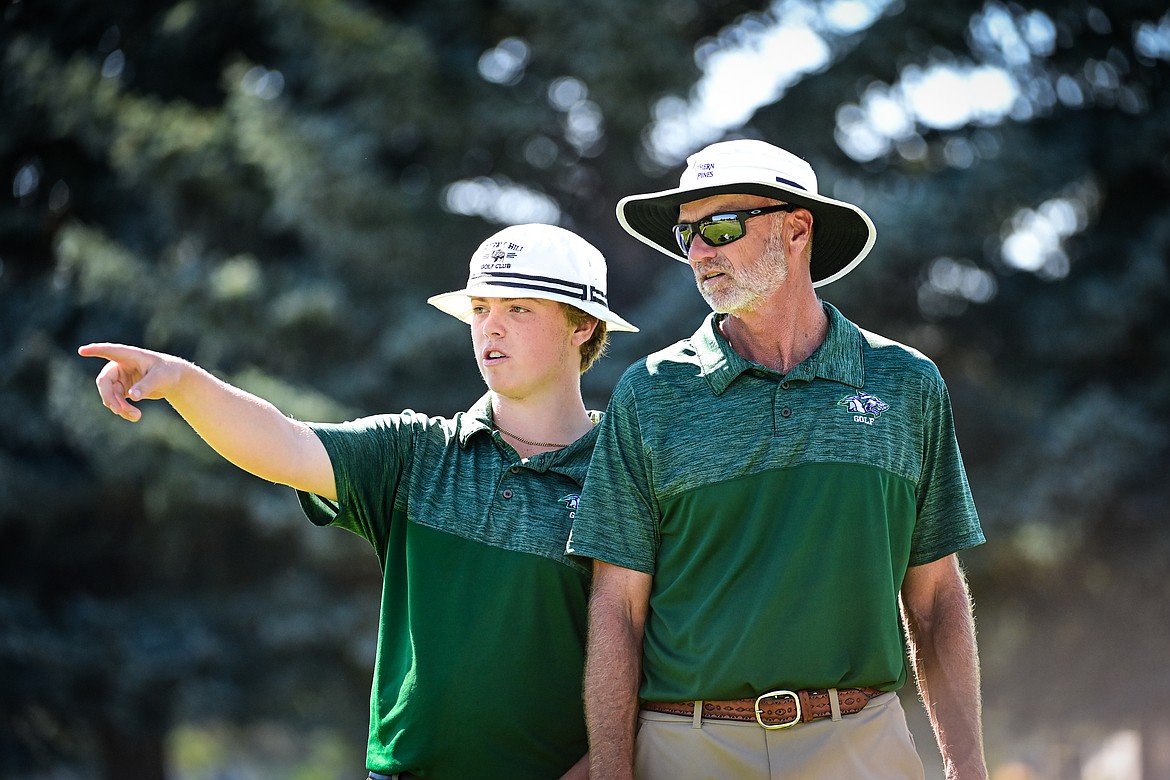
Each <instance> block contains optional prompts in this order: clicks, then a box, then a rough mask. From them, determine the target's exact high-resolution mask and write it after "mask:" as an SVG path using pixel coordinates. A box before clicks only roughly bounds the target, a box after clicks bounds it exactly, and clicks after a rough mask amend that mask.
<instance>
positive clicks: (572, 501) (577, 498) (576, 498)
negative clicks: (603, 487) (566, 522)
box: [557, 493, 581, 520]
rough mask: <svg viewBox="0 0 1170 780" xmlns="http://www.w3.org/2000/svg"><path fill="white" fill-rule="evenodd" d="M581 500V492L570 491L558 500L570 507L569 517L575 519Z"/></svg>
mask: <svg viewBox="0 0 1170 780" xmlns="http://www.w3.org/2000/svg"><path fill="white" fill-rule="evenodd" d="M580 502H581V494H580V493H570V494H569V495H567V496H565V497H564V498H562V499H561V500H560V501H558V502H557V503H558V504H564V505H565V506H566V507H568V509H569V519H570V520H575V519H576V517H577V505H578V504H579V503H580Z"/></svg>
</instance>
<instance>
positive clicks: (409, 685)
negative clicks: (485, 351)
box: [298, 395, 599, 780]
mask: <svg viewBox="0 0 1170 780" xmlns="http://www.w3.org/2000/svg"><path fill="white" fill-rule="evenodd" d="M489 398H490V396H488V395H485V396H484V397H483V398H482V399H480V401H479V402H478V403H476V404H475V406H473V407H472V408H471V409H470V410H468V411H467V412H462V413H460V414H457V415H455V416H454V417H453V418H451V419H446V418H439V417H426V416H423V415H421V414H417V413H415V412H412V411H409V410H407V411H405V412H403V413H402V414H392V415H381V416H376V417H369V418H365V419H361V420H356V421H354V422H349V423H344V424H337V425H333V424H329V425H314V426H313V428H314V430H315V431H316V433H317V435H318V436H319V437H320V439H321V441H322V442H323V443H324V445H325V448H326V450H328V452H329V457H330V458H331V460H332V462H333V470H334V474H335V477H336V481H337V493H338V496H339V501H338V503H337V504H334V503H332V502H330V501H327V500H325V499H323V498H321V497H320V496H315V495H309V494H305V493H300V494H298V495H299V497H300V500H301V505H302V507H303V508H304V510H305V512H306V514H307V515H308V516H309V518H310V519H311V520H312V521H313V522H314V523H316V524H318V525H327V524H330V525H336V526H340V527H342V528H345V529H347V530H349V531H352V532H354V533H356V534H358V535H359V536H361V537H363V538H364V539H366V540H368V541H369V542H370V543H371V544H372V545H373V547H374V550H375V551H376V553H377V556H378V562H379V564H380V565H381V568H382V572H383V586H382V607H381V618H380V621H379V626H378V646H377V659H376V661H375V667H374V680H373V691H372V693H371V697H370V739H369V745H368V751H367V759H366V761H367V767H368V768H369V769H372V770H374V771H377V772H381V773H384V774H393V773H395V772H399V771H418V772H420V773H425V776H426V777H428V778H468V777H480V778H496V777H499V778H504V777H507V778H533V780H535V779H537V778H540V779H541V780H543V779H544V778H549V777H559V776H560V775H561V774H562V773H563V772H564V771H566V770H567V769H568V768H569V767H570V766H572V765H573V764H574V763H575V762H576V761H577V760H578V759H580V758H581V756H583V755H584V754H585V752H586V750H587V742H586V735H585V723H584V717H583V714H582V702H581V675H582V669H583V664H584V642H585V627H586V601H587V597H588V589H589V576H588V571H587V567H586V566H584V565H583V564H582V563H581V562H579V561H575V560H572V559H569V558H567V557H566V556H565V543H566V540H567V538H568V534H569V528H570V526H571V523H572V520H573V516H574V513H575V512H576V509H577V501H578V498H579V495H580V492H581V483H582V482H583V480H584V478H585V471H586V469H587V467H588V464H589V456H590V454H591V452H592V450H593V445H594V443H595V441H596V438H597V435H596V431H597V428H596V427H595V428H594V429H593V430H592V431H591V432H590V433H589V434H587V435H585V436H584V437H582V438H581V439H579V440H578V441H577V442H575V443H573V444H572V445H571V446H569V447H567V448H565V449H562V450H556V451H553V452H548V453H541V454H539V455H536V456H534V457H531V458H528V459H521V458H520V457H519V456H518V455H517V454H516V451H515V450H514V449H512V447H511V446H510V445H508V444H507V443H506V442H504V441H503V440H501V439H500V437H499V434H498V433H496V432H494V431H493V430H492V427H491V407H490V401H489ZM593 415H594V420H595V422H596V420H597V418H598V417H599V415H598V414H597V413H593Z"/></svg>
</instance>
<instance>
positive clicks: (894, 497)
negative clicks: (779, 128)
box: [569, 140, 986, 780]
mask: <svg viewBox="0 0 1170 780" xmlns="http://www.w3.org/2000/svg"><path fill="white" fill-rule="evenodd" d="M618 218H619V220H620V222H621V223H622V225H623V227H625V228H626V230H627V231H629V232H630V233H631V234H633V235H634V236H635V237H636V238H638V239H639V240H641V241H643V242H645V243H647V244H649V245H650V246H652V247H654V248H655V249H658V250H660V251H662V252H663V253H665V254H668V255H670V256H672V257H674V258H675V259H677V260H681V261H684V262H687V263H689V264H690V266H691V269H692V270H693V272H694V275H695V282H696V284H697V285H698V288H699V291H700V293H702V295H703V297H704V298H705V299H706V300H707V302H708V304H710V306H711V308H712V309H713V310H714V313H713V314H712V315H710V316H709V317H708V318H707V319H706V320H705V321H704V322H703V324H702V325H701V326H700V328H699V329H698V330H697V331H696V332H695V334H694V335H693V336H691V337H690V338H688V339H685V340H683V341H680V342H678V343H676V344H674V345H673V346H671V347H668V348H666V349H664V350H662V351H661V352H658V353H655V354H653V355H650V356H649V357H647V358H645V359H644V360H642V361H639V362H638V363H636V364H634V365H633V366H631V367H630V369H629V370H627V372H626V373H625V375H624V376H623V377H622V379H621V381H620V382H619V384H618V387H617V388H616V389H615V391H614V395H613V398H612V400H611V402H610V407H609V411H608V413H607V414H606V417H605V420H604V422H603V423H602V429H601V432H600V434H599V437H598V442H597V446H596V450H595V452H594V457H593V461H592V463H591V465H590V470H589V475H588V477H587V478H586V482H585V487H584V489H583V491H582V500H581V510H580V511H579V512H578V515H577V517H576V519H575V521H574V524H573V530H572V534H571V536H570V541H569V552H570V553H571V554H573V555H578V556H582V557H585V558H591V559H593V560H594V584H593V596H592V600H591V617H590V639H589V648H588V662H587V668H586V681H585V696H586V720H587V722H588V727H589V734H590V746H591V757H592V771H593V776H596V777H604V778H606V780H612V779H613V778H622V777H630V776H631V774H636V775H637V776H638V777H639V778H651V779H655V780H656V779H657V778H679V777H686V778H705V777H710V778H729V777H735V778H780V777H784V778H790V777H801V778H834V779H836V778H851V780H855V779H856V778H899V779H900V778H915V777H918V778H920V777H922V775H923V768H922V762H921V760H920V759H919V757H918V755H917V753H916V752H915V749H914V745H913V742H912V739H911V736H910V733H909V730H908V728H907V725H906V721H905V715H904V713H903V710H902V708H901V705H900V703H899V700H898V697H897V695H896V693H895V691H897V690H898V689H900V688H901V687H902V686H903V685H904V684H905V682H906V680H907V676H908V673H907V665H906V657H907V651H908V653H909V657H910V659H911V661H912V665H913V668H914V670H915V672H916V677H917V682H918V686H919V688H920V690H921V692H922V694H923V698H924V700H925V702H926V706H927V711H928V713H929V715H930V718H931V721H932V723H933V725H934V728H935V732H936V734H937V736H938V743H939V746H940V748H941V750H942V755H943V758H944V761H945V763H946V767H947V773H948V777H952V778H983V777H985V776H986V767H985V762H984V758H983V747H982V736H981V725H980V703H979V672H978V662H977V653H976V645H975V635H974V625H973V618H972V611H971V605H970V599H969V596H968V590H967V585H966V582H965V579H964V576H963V574H962V571H961V569H960V567H959V564H958V561H957V559H956V553H957V552H958V551H960V550H963V549H965V548H968V547H971V546H973V545H976V544H979V543H981V542H983V540H984V539H983V534H982V531H981V529H980V526H979V521H978V517H977V515H976V512H975V506H974V503H973V501H972V498H971V494H970V490H969V488H968V485H967V478H966V475H965V470H964V468H963V464H962V459H961V457H960V454H959V448H958V444H957V441H956V438H955V434H954V429H953V423H952V418H951V407H950V400H949V396H948V392H947V389H946V386H945V384H944V383H943V380H942V378H941V376H940V375H939V372H938V370H937V369H936V367H935V365H934V364H933V363H932V362H930V361H929V360H928V359H927V358H926V357H924V356H923V355H921V354H920V353H918V352H916V351H914V350H912V349H910V348H908V347H905V346H902V345H900V344H897V343H895V342H893V341H890V340H889V339H885V338H882V337H881V336H878V335H875V334H873V333H868V332H866V331H863V330H861V329H859V328H858V327H857V326H856V325H854V324H853V323H851V322H849V321H848V320H847V319H846V318H845V317H844V316H842V315H841V313H840V312H839V311H838V310H837V309H836V308H834V307H833V306H831V305H829V304H828V303H825V302H823V301H821V300H820V299H819V298H818V296H817V293H816V288H817V287H818V286H820V285H823V284H827V283H829V282H831V281H834V280H836V279H839V278H841V277H842V276H844V275H845V274H847V273H848V272H849V271H851V270H852V269H853V268H854V267H855V266H856V265H857V264H858V263H860V262H861V260H862V259H863V258H864V257H865V255H866V254H867V253H868V252H869V250H870V248H871V247H872V246H873V243H874V239H875V230H874V227H873V223H872V222H871V220H870V219H869V217H868V216H866V214H865V213H864V212H863V211H862V210H861V209H859V208H857V207H856V206H854V205H851V204H848V203H844V202H841V201H838V200H834V199H832V198H828V197H825V196H823V195H820V194H818V192H817V181H816V176H815V174H814V172H813V170H812V168H811V167H810V166H809V165H808V164H807V163H806V162H804V161H803V160H801V159H800V158H798V157H796V156H795V155H793V154H790V153H789V152H787V151H784V150H783V149H779V148H777V147H775V146H772V145H770V144H766V143H763V142H760V141H750V140H743V141H730V142H724V143H718V144H714V145H712V146H710V147H708V148H706V149H703V150H702V151H700V152H698V153H696V154H695V155H693V156H692V157H691V158H690V159H689V160H688V167H687V169H686V171H685V172H684V173H683V175H682V179H681V182H680V185H679V187H677V188H675V189H672V190H667V191H664V192H658V193H652V194H648V195H635V196H631V197H628V198H625V199H623V200H622V201H621V203H620V204H619V205H618ZM635 735H636V736H635Z"/></svg>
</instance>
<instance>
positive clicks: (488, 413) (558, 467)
mask: <svg viewBox="0 0 1170 780" xmlns="http://www.w3.org/2000/svg"><path fill="white" fill-rule="evenodd" d="M587 413H588V414H589V419H591V420H593V429H592V430H590V431H589V432H588V433H586V434H585V435H584V436H582V437H581V438H579V439H577V441H575V442H573V443H572V444H570V445H569V446H568V447H565V448H563V449H559V450H551V451H549V452H541V453H537V454H536V455H533V456H532V457H530V458H527V460H526V462H527V464H528V466H529V468H533V469H535V470H536V471H557V472H560V473H563V474H567V475H568V476H570V477H572V478H573V479H574V480H576V481H577V482H578V483H580V482H583V481H584V480H585V468H586V466H588V464H589V459H588V457H585V458H579V457H578V453H579V452H581V451H582V450H584V451H585V452H592V450H593V445H594V444H595V443H596V440H597V424H598V423H599V422H601V417H602V413H601V412H599V411H595V410H592V409H589V410H587ZM492 419H493V418H492V394H491V393H490V392H487V393H484V394H483V396H482V397H481V398H480V399H479V400H478V401H476V402H475V403H474V404H472V405H471V408H470V409H468V410H467V412H466V413H465V414H464V415H463V422H462V424H461V425H460V426H459V446H461V447H463V448H464V449H466V448H467V446H468V442H469V441H470V439H471V437H472V436H474V435H475V434H477V433H479V432H481V431H482V432H484V433H485V434H486V435H487V436H489V437H490V436H491V435H492V431H493V430H494V429H495V424H494V423H493V421H492Z"/></svg>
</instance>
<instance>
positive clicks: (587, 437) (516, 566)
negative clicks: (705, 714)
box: [79, 225, 637, 780]
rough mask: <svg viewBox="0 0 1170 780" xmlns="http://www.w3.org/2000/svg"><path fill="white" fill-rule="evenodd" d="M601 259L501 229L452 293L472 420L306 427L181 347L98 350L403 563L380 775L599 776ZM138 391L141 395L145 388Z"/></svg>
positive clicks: (382, 645) (387, 604)
mask: <svg viewBox="0 0 1170 780" xmlns="http://www.w3.org/2000/svg"><path fill="white" fill-rule="evenodd" d="M605 291H606V266H605V259H604V257H602V255H601V253H600V252H598V251H597V250H596V249H595V248H593V247H592V246H591V245H589V244H588V243H587V242H586V241H584V240H583V239H581V238H580V237H578V236H576V235H574V234H573V233H570V232H569V231H566V230H563V229H561V228H557V227H554V226H550V225H519V226H513V227H509V228H505V229H504V230H501V231H500V232H498V233H497V234H495V235H494V236H492V237H491V238H489V239H488V240H487V241H485V242H484V243H483V244H481V245H480V247H479V249H478V250H477V251H476V252H475V254H474V255H473V256H472V258H471V264H470V276H469V279H468V283H467V286H466V287H465V288H463V289H460V290H456V291H454V292H449V293H444V294H442V295H436V296H434V297H432V298H431V299H430V300H429V302H430V303H431V304H433V305H434V306H436V307H437V308H439V309H440V310H442V311H444V312H446V313H448V314H451V315H453V316H455V317H458V318H459V319H461V320H463V321H464V322H467V323H469V324H470V325H471V341H472V345H473V347H474V350H475V359H476V364H477V365H478V366H479V370H480V373H481V374H482V376H483V378H484V381H485V382H486V383H487V386H488V392H487V394H486V395H484V396H483V397H482V398H481V399H480V400H479V401H478V402H477V403H475V404H474V405H473V406H472V407H471V408H470V409H469V410H468V411H466V412H462V413H459V414H456V415H455V416H454V417H453V418H450V419H446V418H440V417H426V416H424V415H421V414H417V413H414V412H411V411H406V412H403V413H401V414H388V415H380V416H376V417H369V418H365V419H361V420H356V421H353V422H349V423H344V424H312V423H303V422H299V421H296V420H292V419H290V418H288V417H285V416H284V415H283V414H282V413H281V412H280V411H279V410H277V409H276V408H275V407H273V406H272V405H271V404H269V403H267V402H265V401H263V400H262V399H259V398H256V397H254V396H251V395H249V394H247V393H245V392H243V391H242V390H239V389H237V388H234V387H232V386H230V385H227V384H225V383H224V382H221V381H219V380H217V379H216V378H214V377H213V376H212V375H211V374H209V373H207V372H206V371H204V370H203V369H201V368H198V367H196V366H195V365H192V364H191V363H188V362H186V361H183V360H181V359H179V358H176V357H172V356H170V355H163V354H159V353H157V352H150V351H147V350H143V349H138V348H136V347H128V346H121V345H113V344H90V345H87V346H85V347H82V348H81V349H80V350H79V352H80V354H81V355H84V356H90V357H98V358H105V359H106V360H108V361H109V362H108V363H107V364H106V366H105V368H103V369H102V371H101V373H100V374H99V376H98V379H97V385H98V390H99V392H100V393H101V397H102V400H103V402H104V403H105V405H106V406H107V407H109V408H110V410H111V411H113V412H114V413H115V414H118V415H120V416H122V417H124V418H125V419H127V420H130V421H135V420H138V419H139V418H140V417H141V411H140V410H139V409H138V408H136V407H135V406H134V402H137V401H141V400H146V399H161V398H165V399H166V400H167V401H168V402H170V404H171V405H172V406H173V407H174V408H175V409H176V410H177V411H178V412H179V414H181V415H182V416H183V417H184V419H186V420H187V422H188V423H189V424H190V425H191V427H192V428H194V429H195V431H196V432H198V433H199V435H200V436H202V437H203V438H204V439H205V440H206V441H207V442H208V444H210V445H211V446H212V447H213V448H214V449H215V450H216V451H217V452H219V453H220V454H221V455H222V456H223V457H225V458H226V459H228V460H229V461H231V462H232V463H234V464H236V465H237V466H239V467H240V468H242V469H244V470H246V471H249V472H251V473H253V474H255V475H256V476H258V477H261V478H262V479H266V480H270V481H273V482H279V483H282V484H285V485H289V486H291V487H293V488H295V489H296V490H297V491H298V493H299V496H300V500H301V504H302V506H303V507H304V510H305V512H306V513H307V514H308V516H309V518H310V519H311V520H312V521H313V522H314V523H316V524H318V525H326V524H331V525H336V526H339V527H342V528H345V529H348V530H350V531H353V532H354V533H357V534H359V535H360V536H362V537H364V538H365V539H367V540H368V541H369V542H370V543H371V544H372V545H373V547H374V550H375V552H376V553H377V556H378V562H379V564H380V565H381V568H382V572H383V587H382V609H381V619H380V624H379V631H378V649H377V650H378V652H377V660H376V662H375V667H374V680H373V692H372V694H371V697H370V738H369V744H368V750H367V758H366V766H367V768H368V769H369V771H370V777H371V778H375V779H377V778H381V777H384V776H390V777H398V778H408V777H411V776H413V775H415V774H417V775H419V776H425V777H427V778H440V779H441V778H452V779H456V778H458V779H462V778H468V777H477V778H531V779H532V780H547V778H554V777H560V776H562V775H564V776H566V777H578V778H580V777H585V776H586V773H587V770H588V762H587V759H586V758H584V756H585V754H586V750H587V742H586V734H585V726H584V718H583V714H582V706H581V675H582V669H583V664H584V642H585V627H586V603H587V594H588V588H589V576H588V571H587V569H586V567H584V566H583V565H581V564H580V563H577V562H575V561H572V560H571V559H568V558H566V557H565V554H564V550H565V542H566V539H567V537H568V531H569V527H570V524H571V520H572V517H573V514H574V512H575V511H576V508H577V501H578V496H579V493H580V486H581V483H582V481H583V479H584V476H585V471H586V468H587V466H588V463H589V457H590V454H591V452H592V450H593V444H594V441H595V439H596V429H595V427H594V426H595V425H596V423H597V422H598V420H599V418H600V415H599V414H598V413H597V412H591V411H588V410H586V408H585V405H584V403H583V401H582V397H581V374H582V373H583V372H584V371H585V370H586V369H588V368H589V366H590V365H591V364H592V362H593V361H594V360H595V359H596V358H597V357H598V356H599V355H600V354H601V351H602V350H603V348H604V346H605V343H606V338H607V331H608V330H619V331H635V330H637V329H636V328H635V327H634V326H632V325H630V324H629V323H628V322H626V321H625V320H623V319H622V318H621V317H619V316H617V315H616V314H614V313H613V312H612V311H610V310H609V308H608V305H607V303H606V297H605ZM127 399H128V400H127Z"/></svg>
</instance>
